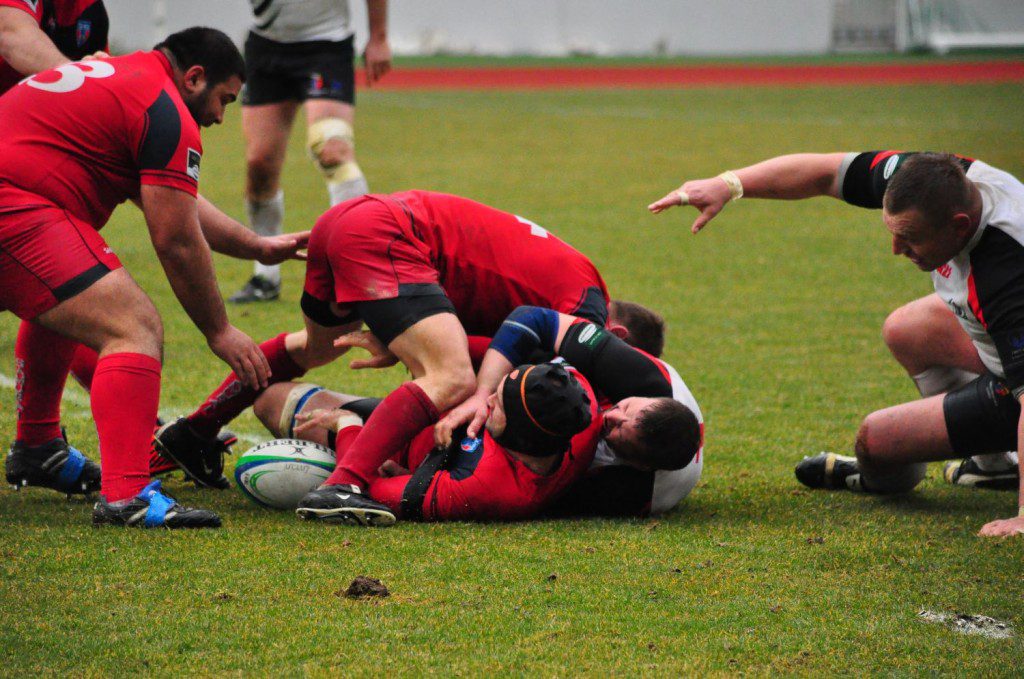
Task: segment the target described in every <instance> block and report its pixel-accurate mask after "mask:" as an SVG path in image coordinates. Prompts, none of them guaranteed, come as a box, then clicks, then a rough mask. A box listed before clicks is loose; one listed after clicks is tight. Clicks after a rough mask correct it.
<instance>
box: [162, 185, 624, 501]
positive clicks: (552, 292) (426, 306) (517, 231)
mask: <svg viewBox="0 0 1024 679" xmlns="http://www.w3.org/2000/svg"><path fill="white" fill-rule="evenodd" d="M520 304H541V305H544V306H548V307H552V308H555V309H559V310H561V311H566V312H569V313H575V314H577V315H580V316H583V317H586V318H589V319H591V320H593V321H595V322H597V323H600V324H602V325H603V324H605V323H606V322H607V320H608V291H607V288H606V287H605V284H604V281H603V280H602V279H601V276H600V274H599V273H598V271H597V269H596V268H595V267H594V265H593V263H592V262H591V261H590V260H589V259H587V258H586V257H585V256H584V255H583V254H582V253H580V252H579V251H578V250H575V249H573V248H572V247H571V246H569V245H568V244H566V243H565V242H563V241H561V240H559V239H558V238H556V237H555V236H553V235H552V234H550V233H549V232H548V231H547V230H545V229H543V228H541V227H540V226H537V225H536V224H534V223H532V222H530V221H528V220H525V219H523V218H521V217H517V216H515V215H512V214H509V213H507V212H501V211H499V210H496V209H494V208H491V207H488V206H486V205H481V204H480V203H476V202H474V201H471V200H469V199H466V198H460V197H457V196H449V195H445V194H440V193H432V192H427V191H408V192H404V193H396V194H392V195H368V196H363V197H361V198H357V199H354V200H350V201H348V202H345V203H342V204H340V205H338V206H335V207H334V208H331V209H330V210H328V211H327V212H326V213H324V215H323V216H322V217H321V218H320V219H319V221H317V223H316V225H315V226H314V228H313V233H312V236H311V237H310V241H309V260H308V262H307V265H306V286H305V292H304V293H303V297H302V309H303V312H304V321H305V330H303V331H301V332H297V333H291V334H283V335H279V336H277V337H275V338H273V339H271V340H268V341H266V342H264V343H263V344H262V345H261V349H262V350H263V353H264V354H265V355H266V357H267V360H268V361H269V363H270V365H271V367H272V370H273V374H274V376H273V378H272V379H273V381H287V380H292V379H295V378H296V377H298V376H300V375H302V374H303V373H305V372H306V371H307V370H310V369H312V368H314V367H317V366H320V365H324V364H326V363H329V362H330V361H332V360H334V359H335V358H336V357H338V356H339V355H341V354H342V353H343V352H344V351H346V350H347V349H348V346H347V345H344V344H337V345H336V344H335V342H334V340H335V339H337V338H338V337H340V336H342V335H346V334H348V333H350V332H352V331H354V330H357V329H359V327H361V325H362V323H363V322H365V323H366V325H367V326H369V328H370V330H371V331H372V333H373V336H375V337H376V338H379V340H380V342H382V343H383V345H384V346H386V347H387V349H388V351H387V352H383V351H378V352H376V356H375V359H373V363H372V364H371V365H375V366H383V365H393V364H394V363H396V362H397V361H399V360H400V361H401V362H402V363H404V364H405V366H406V367H407V368H408V369H409V371H410V372H411V373H412V376H413V378H414V379H413V381H411V382H407V383H406V384H403V385H402V386H401V387H399V388H398V389H397V390H395V391H394V392H393V393H392V394H390V395H389V396H388V397H387V398H386V399H384V402H383V403H382V404H381V406H380V407H379V408H378V409H377V410H376V411H375V413H374V415H373V417H371V418H370V419H369V420H368V421H367V423H366V427H365V428H364V429H363V430H362V432H361V433H360V436H359V439H358V440H357V441H355V442H353V443H352V446H353V450H359V449H363V448H372V449H383V448H389V449H390V448H395V447H396V445H397V444H395V443H394V442H395V441H407V440H408V439H409V438H410V437H411V436H413V435H415V434H416V433H418V432H419V431H421V430H422V429H424V428H425V427H427V426H430V425H432V424H433V423H434V422H436V421H437V417H438V413H439V412H440V411H442V410H446V409H448V408H450V407H452V406H454V405H456V404H457V403H459V402H461V401H462V400H464V399H465V398H466V397H467V396H468V395H469V394H470V393H472V391H473V388H474V385H475V376H474V372H473V368H472V365H471V361H470V353H469V349H468V338H467V332H468V333H469V334H470V335H477V336H485V337H490V336H492V335H493V334H494V332H495V331H496V330H497V329H498V327H499V326H500V325H501V323H502V321H503V320H504V319H505V316H507V315H508V314H509V313H510V312H511V311H512V310H513V309H515V308H516V307H517V306H519V305H520ZM617 331H618V332H625V329H618V330H617ZM257 394H258V389H253V388H250V387H248V386H245V385H242V384H240V383H239V382H238V380H237V379H236V378H234V377H229V378H228V379H227V380H226V381H225V382H224V383H223V384H222V385H221V386H220V387H219V388H218V389H217V390H216V391H215V392H214V393H213V394H211V395H210V397H209V398H208V399H207V400H206V402H205V403H203V405H202V406H200V408H199V409H198V410H197V411H196V412H195V413H193V414H192V415H190V416H189V417H188V418H187V420H181V421H179V422H177V423H173V424H171V425H168V427H166V428H165V429H164V430H162V431H161V432H160V433H159V434H158V435H157V442H158V444H159V445H160V446H161V447H162V448H163V449H164V450H168V451H171V457H173V458H174V459H175V460H176V461H178V462H179V463H181V464H182V466H183V467H184V468H185V469H186V471H187V472H188V473H189V474H190V475H192V476H193V477H194V478H196V479H198V480H199V481H200V482H202V483H205V484H207V485H217V484H218V483H221V482H220V479H221V476H222V474H221V468H222V462H221V457H220V452H221V447H220V446H219V445H217V444H216V442H215V440H214V437H215V436H216V434H217V432H218V431H219V430H220V428H221V427H222V426H224V425H225V424H227V423H228V422H229V421H230V420H232V419H233V418H234V417H236V416H237V415H238V414H239V413H240V412H242V411H243V410H244V409H245V408H247V407H248V406H250V405H252V403H253V401H254V400H255V398H256V396H257ZM378 419H379V420H381V421H383V422H387V425H386V426H384V427H378V425H377V424H376V421H377V420H378ZM356 457H357V458H358V456H356ZM375 470H376V467H374V469H373V471H375ZM361 471H362V470H359V469H352V468H349V467H347V466H342V467H340V468H339V469H338V471H337V476H336V477H332V481H331V482H332V483H344V484H351V485H357V486H360V485H365V484H366V483H367V479H365V478H361Z"/></svg>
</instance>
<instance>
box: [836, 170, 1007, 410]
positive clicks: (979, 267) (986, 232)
mask: <svg viewBox="0 0 1024 679" xmlns="http://www.w3.org/2000/svg"><path fill="white" fill-rule="evenodd" d="M911 155H913V154H912V153H904V152H896V151H882V152H879V151H871V152H868V153H860V154H857V153H851V154H849V155H848V156H847V157H846V159H845V160H844V161H843V164H842V167H841V168H840V175H839V186H840V191H841V196H842V198H843V200H845V201H847V202H849V203H852V204H854V205H860V206H861V207H873V208H880V207H881V206H882V196H883V195H884V194H885V188H886V186H888V183H889V180H890V179H891V178H892V176H893V174H895V172H896V171H897V170H898V169H899V167H900V165H901V164H902V162H903V161H904V160H905V159H906V158H908V157H910V156H911ZM960 162H961V165H963V167H964V169H965V170H966V173H967V178H968V179H970V180H971V181H972V182H974V185H975V186H977V187H978V190H979V191H980V192H981V200H982V212H981V222H980V225H979V227H978V231H977V232H976V233H975V234H974V236H972V237H971V240H970V241H969V242H968V243H967V245H966V246H965V247H964V249H963V250H961V251H960V252H959V253H958V254H957V255H956V257H954V258H953V259H951V260H950V261H949V262H947V263H946V264H944V265H942V266H940V267H939V268H938V269H936V270H935V271H932V272H931V277H932V284H933V285H934V286H935V292H936V293H938V295H939V297H941V298H942V300H943V301H944V302H945V303H946V306H948V307H949V309H950V310H951V311H952V312H953V313H954V314H955V315H956V317H957V320H958V321H959V322H960V325H961V327H963V329H964V330H965V331H966V332H967V334H968V335H969V336H970V338H971V340H972V341H973V342H974V346H975V347H976V348H977V350H978V354H979V355H980V356H981V360H982V362H983V363H984V364H985V367H986V368H988V369H989V370H990V371H992V372H993V373H994V374H995V375H997V376H999V377H1001V378H1004V380H1005V381H1006V384H1007V386H1008V387H1009V388H1010V389H1011V390H1012V391H1013V393H1014V396H1017V397H1018V398H1019V397H1020V395H1021V393H1024V185H1022V184H1021V182H1020V181H1018V180H1017V179H1016V178H1015V177H1014V176H1013V175H1011V174H1009V173H1007V172H1003V171H1002V170H998V169H996V168H994V167H992V166H991V165H987V164H986V163H983V162H981V161H977V160H973V159H970V158H962V157H961V158H960Z"/></svg>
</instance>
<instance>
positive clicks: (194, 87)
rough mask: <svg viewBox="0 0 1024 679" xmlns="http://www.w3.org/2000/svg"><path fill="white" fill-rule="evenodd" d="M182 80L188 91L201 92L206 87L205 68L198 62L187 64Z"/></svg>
mask: <svg viewBox="0 0 1024 679" xmlns="http://www.w3.org/2000/svg"><path fill="white" fill-rule="evenodd" d="M183 80H184V81H185V87H186V89H188V91H189V92H190V93H195V92H201V91H203V89H205V88H206V69H205V68H203V67H202V66H200V65H199V64H195V65H193V66H189V67H188V68H187V69H186V70H185V75H184V78H183Z"/></svg>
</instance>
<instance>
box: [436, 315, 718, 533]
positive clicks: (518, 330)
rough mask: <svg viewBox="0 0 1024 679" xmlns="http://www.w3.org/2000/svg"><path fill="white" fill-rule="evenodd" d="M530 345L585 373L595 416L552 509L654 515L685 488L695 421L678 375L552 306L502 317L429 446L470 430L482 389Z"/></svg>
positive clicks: (695, 410)
mask: <svg viewBox="0 0 1024 679" xmlns="http://www.w3.org/2000/svg"><path fill="white" fill-rule="evenodd" d="M538 350H539V351H542V352H545V353H554V354H556V355H558V356H560V357H562V358H564V359H565V360H566V361H568V362H569V364H571V365H572V366H573V367H574V368H576V369H577V370H579V371H580V373H581V374H582V375H583V376H584V377H586V378H587V380H588V381H589V382H590V384H591V385H593V387H594V390H595V392H596V393H597V395H598V397H599V399H600V405H601V411H602V417H603V419H604V426H603V428H602V441H601V444H600V445H599V447H598V451H597V455H596V457H595V460H594V464H593V466H592V468H591V470H590V471H589V473H588V474H587V476H586V477H585V478H584V479H583V480H582V481H581V482H580V483H578V484H576V485H575V486H574V487H573V489H572V491H571V492H570V493H569V494H568V495H567V496H566V498H564V500H563V501H561V502H560V503H559V507H558V509H559V511H560V512H562V513H572V514H597V515H602V516H622V515H640V514H646V513H655V514H658V513H661V512H665V511H668V510H670V509H672V508H674V507H675V506H676V505H677V504H679V502H681V501H682V500H683V499H684V498H685V497H686V496H687V495H689V494H690V491H692V490H693V488H694V486H696V485H697V481H698V480H699V479H700V475H701V471H702V469H703V466H704V450H703V449H704V423H703V417H702V415H701V412H700V408H699V407H698V405H697V401H696V399H694V397H693V394H691V393H690V390H689V389H688V388H687V386H686V384H685V383H684V382H683V380H682V378H681V377H680V376H679V373H677V372H676V370H675V369H674V368H673V367H672V366H670V365H669V364H668V363H666V362H665V361H662V360H661V359H659V358H655V357H653V356H651V355H650V354H648V353H646V352H644V351H643V350H640V349H638V348H636V347H633V346H630V345H629V344H627V343H626V342H624V341H622V340H621V339H619V338H618V337H616V336H615V335H614V334H612V333H611V332H609V331H608V330H607V329H605V328H602V327H600V326H598V325H596V324H594V323H591V322H589V321H587V320H586V319H582V318H578V317H574V316H570V315H568V314H563V313H559V312H557V311H554V310H552V309H544V308H540V307H529V306H523V307H520V308H518V309H516V310H515V311H514V312H513V313H512V314H510V315H509V317H508V318H507V319H506V321H505V322H504V323H503V324H502V326H501V329H500V330H499V331H498V333H497V334H496V335H495V337H494V340H493V341H492V342H491V346H490V348H489V349H488V351H487V354H486V355H485V356H484V360H483V363H482V364H481V366H480V370H479V373H478V375H477V389H476V391H475V392H474V394H473V396H471V397H470V398H469V399H467V400H466V401H465V402H464V403H462V404H460V405H459V406H458V407H457V408H455V409H453V410H452V411H451V412H450V413H449V414H448V415H447V416H445V417H444V418H442V420H441V421H440V422H439V423H438V425H437V428H436V431H437V440H438V443H445V442H447V440H448V438H449V437H450V436H451V432H452V431H454V430H455V429H456V428H457V427H459V426H462V425H464V424H466V423H469V427H468V431H469V434H470V435H471V436H472V435H475V434H476V433H477V431H479V427H480V424H481V422H483V418H484V417H486V412H487V407H486V398H487V394H489V393H491V392H492V391H493V390H494V389H495V387H496V385H497V383H498V381H499V380H500V379H501V377H502V376H503V375H504V374H506V373H507V372H508V371H509V370H510V369H511V367H512V366H513V365H515V364H516V363H519V362H521V361H522V360H523V357H524V356H530V355H533V354H534V352H537V351H538Z"/></svg>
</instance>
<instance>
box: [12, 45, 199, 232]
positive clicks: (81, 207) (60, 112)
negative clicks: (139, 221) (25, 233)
mask: <svg viewBox="0 0 1024 679" xmlns="http://www.w3.org/2000/svg"><path fill="white" fill-rule="evenodd" d="M0 120H3V121H4V134H3V135H2V136H0V213H3V212H10V211H17V210H21V209H26V208H30V207H33V206H44V207H48V206H57V207H59V208H61V209H63V210H66V211H67V212H68V213H69V214H71V215H73V216H74V217H77V218H78V219H81V220H82V221H84V222H86V223H88V224H90V225H91V226H92V227H93V228H96V229H99V228H101V227H102V226H103V225H104V224H105V223H106V222H107V219H109V217H110V213H111V212H112V211H113V210H114V208H115V207H116V206H117V205H118V204H119V203H121V202H123V201H125V200H127V199H129V198H134V197H137V196H138V195H139V190H140V186H141V185H142V184H149V185H154V186H166V187H169V188H173V189H177V190H180V191H184V192H186V193H188V194H190V195H192V196H195V195H196V193H197V190H198V182H199V163H200V159H201V157H202V144H201V142H200V137H199V127H198V125H197V124H196V121H195V119H194V118H193V117H192V115H191V114H190V113H189V111H188V108H187V107H186V106H185V104H184V102H183V101H182V99H181V96H180V95H179V93H178V90H177V88H176V86H175V85H174V82H173V80H172V70H171V65H170V63H169V62H168V60H167V57H165V56H164V55H163V54H162V53H160V52H158V51H153V52H136V53H134V54H129V55H126V56H123V57H114V58H111V59H102V60H88V61H83V62H73V63H70V64H65V65H64V66H61V67H60V68H57V69H52V70H50V71H44V72H42V73H38V74H36V75H34V76H32V77H31V78H28V79H26V80H25V81H23V82H22V83H21V84H19V85H18V86H17V87H15V88H14V89H12V90H11V91H10V92H8V93H7V94H6V95H4V96H3V97H0Z"/></svg>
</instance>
